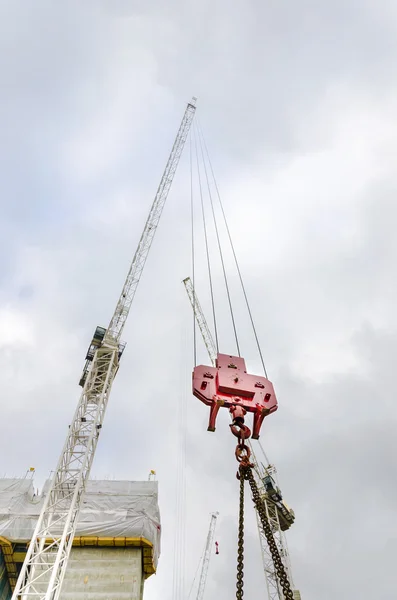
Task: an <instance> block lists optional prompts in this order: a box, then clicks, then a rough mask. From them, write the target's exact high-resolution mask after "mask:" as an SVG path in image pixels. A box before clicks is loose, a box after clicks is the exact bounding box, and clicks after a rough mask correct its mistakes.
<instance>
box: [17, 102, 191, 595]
mask: <svg viewBox="0 0 397 600" xmlns="http://www.w3.org/2000/svg"><path fill="white" fill-rule="evenodd" d="M194 113H195V98H194V99H193V101H192V102H191V103H189V104H188V105H187V108H186V110H185V113H184V116H183V119H182V122H181V125H180V127H179V130H178V133H177V136H176V139H175V142H174V145H173V147H172V151H171V154H170V157H169V159H168V162H167V165H166V168H165V171H164V174H163V177H162V179H161V182H160V185H159V188H158V190H157V194H156V196H155V199H154V202H153V204H152V208H151V210H150V213H149V216H148V219H147V221H146V224H145V228H144V230H143V234H142V236H141V239H140V241H139V244H138V248H137V250H136V252H135V256H134V258H133V261H132V263H131V267H130V269H129V272H128V275H127V278H126V281H125V284H124V287H123V290H122V293H121V295H120V298H119V300H118V302H117V306H116V309H115V311H114V314H113V317H112V319H111V321H110V325H109V327H108V329H107V330H105V329H103V328H100V327H98V328H97V330H96V332H95V334H94V338H93V340H92V342H91V345H90V348H89V350H88V353H87V356H86V359H87V361H86V366H85V369H84V372H83V376H82V378H81V380H80V384H81V385H82V387H83V390H82V393H81V396H80V400H79V403H78V406H77V409H76V412H75V414H74V417H73V421H72V424H71V425H70V426H69V431H68V435H67V438H66V442H65V445H64V448H63V450H62V454H61V456H60V459H59V462H58V465H57V467H56V471H55V475H54V477H53V480H52V484H51V487H50V489H49V491H48V493H47V495H46V500H45V503H44V506H43V509H42V512H41V514H40V517H39V520H38V522H37V525H36V528H35V531H34V533H33V537H32V540H31V542H30V545H29V549H28V552H27V555H26V558H25V561H24V564H23V566H22V569H21V573H20V575H19V578H18V581H17V584H16V587H15V590H14V593H13V596H12V599H13V600H18V599H19V598H21V600H28V599H29V598H34V599H36V600H58V598H59V595H60V592H61V587H62V582H63V579H64V575H65V571H66V567H67V562H68V558H69V555H70V550H71V547H72V542H73V538H74V534H75V530H76V525H77V519H78V515H79V511H80V507H81V502H82V497H83V495H84V490H85V484H86V481H87V479H88V477H89V474H90V470H91V466H92V462H93V459H94V455H95V449H96V446H97V443H98V438H99V434H100V431H101V428H102V424H103V419H104V415H105V411H106V407H107V404H108V400H109V395H110V391H111V388H112V384H113V381H114V378H115V376H116V373H117V370H118V367H119V359H120V357H121V354H122V352H123V349H124V346H125V344H123V343H122V342H121V341H120V337H121V333H122V331H123V328H124V325H125V323H126V320H127V317H128V314H129V310H130V307H131V303H132V300H133V298H134V295H135V292H136V289H137V286H138V283H139V280H140V277H141V274H142V271H143V268H144V266H145V262H146V259H147V256H148V253H149V250H150V247H151V244H152V241H153V237H154V234H155V232H156V229H157V226H158V223H159V220H160V216H161V213H162V210H163V207H164V204H165V201H166V199H167V195H168V192H169V190H170V187H171V184H172V180H173V177H174V174H175V171H176V169H177V166H178V162H179V159H180V156H181V153H182V150H183V147H184V144H185V141H186V138H187V135H188V133H189V129H190V125H191V123H192V120H193V117H194Z"/></svg>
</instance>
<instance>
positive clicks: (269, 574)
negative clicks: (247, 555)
mask: <svg viewBox="0 0 397 600" xmlns="http://www.w3.org/2000/svg"><path fill="white" fill-rule="evenodd" d="M255 463H256V465H257V464H258V463H257V462H256V461H255ZM255 473H256V475H257V472H256V470H255ZM266 473H268V474H270V475H275V473H276V469H275V467H274V466H271V467H269V468H268V469H267V470H266ZM255 479H256V483H257V486H258V489H259V492H260V494H261V497H262V500H263V502H264V504H265V506H266V514H267V518H268V519H269V524H270V527H271V529H272V533H273V537H274V541H275V542H276V545H277V549H278V551H279V554H280V558H281V560H282V562H283V565H284V568H285V570H286V572H287V576H288V579H289V582H290V585H291V588H292V589H293V588H294V583H293V580H292V573H291V562H290V558H289V552H288V545H287V539H286V536H285V533H284V532H283V531H282V530H281V525H280V519H279V512H278V510H277V506H276V505H275V504H274V503H273V502H272V501H270V500H269V499H268V498H267V494H266V491H265V488H264V485H263V482H262V479H261V477H255ZM255 513H256V521H257V525H258V531H259V542H260V546H261V553H262V561H263V569H264V572H265V578H266V587H267V594H268V600H284V594H283V591H282V588H281V586H280V583H279V580H278V577H277V573H276V570H275V568H274V564H273V559H272V555H271V553H270V550H269V546H268V544H267V541H266V537H265V533H264V531H263V528H262V524H261V521H260V518H259V514H258V512H257V511H255ZM294 593H295V592H294Z"/></svg>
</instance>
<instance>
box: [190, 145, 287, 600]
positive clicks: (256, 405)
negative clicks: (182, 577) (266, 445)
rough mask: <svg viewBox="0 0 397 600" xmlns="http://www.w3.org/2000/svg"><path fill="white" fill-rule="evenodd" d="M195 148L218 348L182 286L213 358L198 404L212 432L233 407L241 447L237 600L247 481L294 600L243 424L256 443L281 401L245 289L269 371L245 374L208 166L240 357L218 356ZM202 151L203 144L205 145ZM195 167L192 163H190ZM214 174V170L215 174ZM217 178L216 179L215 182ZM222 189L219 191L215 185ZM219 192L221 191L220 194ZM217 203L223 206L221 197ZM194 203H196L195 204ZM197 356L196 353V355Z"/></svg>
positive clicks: (198, 385)
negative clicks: (222, 412) (247, 421)
mask: <svg viewBox="0 0 397 600" xmlns="http://www.w3.org/2000/svg"><path fill="white" fill-rule="evenodd" d="M195 148H196V158H197V173H198V180H199V190H200V200H201V208H202V218H203V226H204V236H205V248H206V256H207V266H208V277H209V285H210V292H211V303H212V311H213V317H214V327H215V340H216V345H215V344H214V342H213V340H212V336H211V333H210V331H209V329H208V326H207V325H206V323H205V319H204V318H203V317H202V315H201V313H202V311H201V307H200V305H199V303H198V300H197V297H196V294H195V290H194V283H193V284H192V283H191V281H190V279H189V278H187V279H185V280H184V284H185V287H186V291H187V293H188V295H189V299H190V301H191V304H192V307H193V311H194V314H195V317H196V320H197V321H198V325H199V328H200V330H201V333H202V335H203V339H204V342H205V345H206V347H207V350H208V352H209V355H210V359H211V362H212V366H211V367H209V366H207V365H199V366H196V365H195V367H194V370H193V394H194V396H196V397H197V398H198V399H199V400H201V401H202V402H203V403H204V404H206V405H207V406H209V407H210V416H209V423H208V431H212V432H213V431H215V426H216V418H217V414H218V411H219V409H220V408H221V407H226V408H228V409H229V412H230V413H231V415H232V418H233V420H232V424H231V425H230V430H231V432H232V434H233V435H235V436H236V437H237V438H238V444H237V447H236V450H235V455H236V459H237V460H238V462H239V463H240V464H239V469H238V472H237V478H238V479H239V480H240V507H239V530H238V531H239V533H238V549H237V596H236V597H237V600H242V598H243V593H244V592H243V586H244V482H245V480H248V482H249V484H250V487H251V492H252V498H253V502H254V504H255V507H256V510H257V514H258V515H259V519H260V522H261V525H262V528H263V532H264V534H265V536H266V540H267V544H268V546H269V549H270V552H271V556H272V560H273V564H274V568H275V571H276V573H277V577H278V580H279V582H280V586H281V588H282V591H283V595H284V598H285V600H293V598H294V596H293V591H292V588H291V584H290V581H289V578H288V573H287V570H286V568H285V566H284V564H283V562H282V560H281V557H280V553H279V550H278V548H277V544H276V542H275V539H274V536H273V533H272V529H271V526H270V522H269V518H268V515H267V511H266V505H265V503H264V501H263V500H262V498H261V495H260V493H259V490H258V487H257V484H256V481H255V477H254V474H253V471H252V469H253V468H254V466H255V465H254V464H253V463H252V462H250V456H251V452H250V448H249V447H248V445H246V443H245V441H246V440H248V439H249V438H250V437H251V430H250V428H249V427H248V426H247V425H246V424H245V415H246V414H247V413H248V412H250V413H253V417H254V418H253V430H252V438H253V439H258V438H259V433H260V428H261V425H262V422H263V419H264V418H265V416H267V415H269V414H271V413H272V412H274V411H276V410H277V399H276V396H275V392H274V388H273V385H272V383H271V382H270V381H269V379H268V378H267V373H266V368H265V365H264V363H263V357H262V352H261V348H260V345H259V342H258V337H257V334H256V330H255V326H254V323H253V320H252V313H251V310H250V307H249V304H248V300H247V295H246V293H245V289H244V290H243V291H244V297H245V299H246V302H247V308H248V311H249V316H250V318H251V324H252V327H253V329H254V334H255V339H256V341H257V344H258V350H259V354H260V358H261V361H262V365H263V368H264V371H265V377H261V376H256V375H250V374H248V373H247V369H246V365H245V360H244V359H243V358H242V357H241V355H240V346H239V343H238V337H237V333H236V325H235V319H234V313H233V308H232V303H231V297H230V293H229V285H228V282H227V276H226V271H225V263H224V259H223V252H222V248H221V243H220V238H219V231H218V227H217V223H216V216H215V211H214V205H213V199H212V195H211V190H210V184H209V179H208V172H207V170H206V168H204V171H205V173H206V175H207V188H208V195H209V198H210V203H211V209H212V217H213V221H214V227H215V232H216V235H217V241H218V252H219V253H220V257H221V263H222V269H223V273H224V279H225V285H226V291H227V297H228V301H229V308H230V311H231V318H232V323H233V329H234V333H235V336H236V343H237V350H238V356H232V355H226V354H220V353H219V340H218V333H217V325H216V317H215V314H216V313H215V303H214V290H213V276H212V270H211V261H210V255H209V244H208V235H207V225H206V219H205V212H204V204H203V190H202V184H201V175H200V167H199V163H198V157H197V142H196V143H195ZM201 150H202V145H201ZM202 159H203V163H204V164H205V160H204V152H203V150H202ZM191 164H192V163H191ZM212 173H213V171H212ZM214 180H215V178H214ZM216 189H217V191H218V188H217V186H216ZM218 194H219V192H218ZM219 201H220V203H221V200H220V197H219ZM192 204H193V203H192ZM221 208H222V213H223V216H224V219H225V224H226V227H227V231H228V234H229V241H230V243H231V245H232V240H231V236H230V231H229V228H228V226H227V221H226V218H225V213H224V211H223V206H222V204H221ZM192 220H193V210H192ZM192 235H194V228H193V225H192ZM192 249H194V243H193V242H192ZM232 250H233V255H234V258H235V262H236V267H237V270H238V274H239V278H240V283H241V285H242V286H243V282H242V277H241V272H240V269H239V266H238V262H237V258H236V254H235V251H234V247H233V245H232ZM192 262H193V266H194V256H193V260H192ZM195 354H196V352H195Z"/></svg>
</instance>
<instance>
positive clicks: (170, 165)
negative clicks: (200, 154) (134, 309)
mask: <svg viewBox="0 0 397 600" xmlns="http://www.w3.org/2000/svg"><path fill="white" fill-rule="evenodd" d="M195 100H196V99H195V98H193V103H191V104H188V105H187V108H186V111H185V114H184V116H183V119H182V123H181V126H180V128H179V131H178V134H177V136H176V138H175V142H174V145H173V147H172V150H171V154H170V156H169V159H168V162H167V165H166V167H165V170H164V173H163V176H162V178H161V181H160V185H159V187H158V189H157V193H156V196H155V199H154V202H153V204H152V208H151V209H150V214H149V217H148V219H147V221H146V225H145V227H144V230H143V233H142V236H141V239H140V240H139V244H138V248H137V249H136V252H135V256H134V258H133V260H132V263H131V266H130V270H129V271H128V275H127V278H126V280H125V283H124V287H123V289H122V292H121V294H120V298H119V301H118V302H117V306H116V310H115V311H114V314H113V317H112V319H111V321H110V324H109V327H108V330H107V334H106V335H107V337H109V339H113V340H115V341H119V340H120V336H121V333H122V331H123V329H124V325H125V322H126V320H127V317H128V313H129V311H130V308H131V304H132V301H133V299H134V296H135V292H136V288H137V287H138V283H139V280H140V278H141V275H142V271H143V268H144V266H145V262H146V259H147V256H148V254H149V250H150V246H151V245H152V241H153V238H154V234H155V233H156V229H157V225H158V224H159V221H160V217H161V213H162V211H163V208H164V204H165V201H166V200H167V196H168V192H169V190H170V187H171V183H172V181H173V179H174V175H175V171H176V168H177V166H178V163H179V159H180V157H181V154H182V150H183V147H184V145H185V142H186V138H187V136H188V133H189V129H190V125H191V122H192V120H193V117H194V113H195V110H196V108H195V104H194V102H195Z"/></svg>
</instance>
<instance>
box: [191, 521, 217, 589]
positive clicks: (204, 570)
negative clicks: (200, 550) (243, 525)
mask: <svg viewBox="0 0 397 600" xmlns="http://www.w3.org/2000/svg"><path fill="white" fill-rule="evenodd" d="M218 515H219V513H218V512H214V513H212V515H211V521H210V526H209V529H208V535H207V542H206V544H205V550H204V555H203V564H202V567H201V575H200V580H199V585H198V590H197V596H196V600H203V597H204V592H205V584H206V583H207V575H208V567H209V565H210V558H211V549H212V547H213V544H214V538H215V527H216V520H217V518H218Z"/></svg>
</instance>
